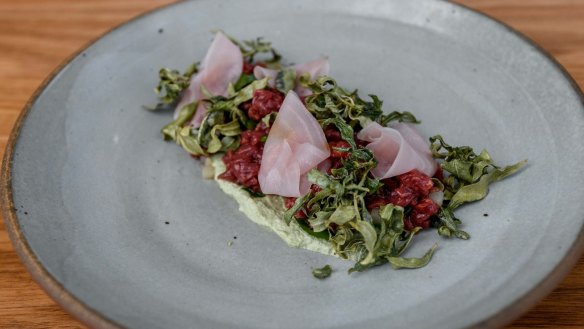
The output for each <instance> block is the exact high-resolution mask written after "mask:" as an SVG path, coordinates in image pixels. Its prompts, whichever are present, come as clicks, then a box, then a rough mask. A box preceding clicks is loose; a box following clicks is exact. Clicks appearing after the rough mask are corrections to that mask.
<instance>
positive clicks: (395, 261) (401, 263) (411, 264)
mask: <svg viewBox="0 0 584 329" xmlns="http://www.w3.org/2000/svg"><path fill="white" fill-rule="evenodd" d="M437 247H438V245H437V244H434V245H433V246H432V248H430V249H429V250H428V251H427V252H426V254H425V255H424V256H423V257H421V258H404V257H391V256H390V257H387V261H388V262H389V264H391V267H393V268H394V269H396V270H397V269H400V268H420V267H424V266H426V265H427V264H428V263H429V262H430V259H432V255H433V254H434V251H435V250H436V248H437Z"/></svg>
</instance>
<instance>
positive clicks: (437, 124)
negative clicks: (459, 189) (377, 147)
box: [2, 0, 584, 328]
mask: <svg viewBox="0 0 584 329" xmlns="http://www.w3.org/2000/svg"><path fill="white" fill-rule="evenodd" d="M160 28H162V29H164V32H163V33H159V32H158V30H159V29H160ZM215 28H221V29H223V30H225V31H227V32H228V33H231V34H233V35H234V36H236V37H238V38H252V37H255V36H264V37H266V39H268V40H271V41H273V43H274V45H275V46H276V47H277V48H278V49H279V50H280V51H281V52H282V53H283V54H284V55H285V56H286V58H287V59H288V60H289V61H291V62H301V61H305V60H310V59H314V58H316V57H317V56H319V55H328V56H330V61H331V67H332V75H333V76H334V77H336V78H337V81H339V82H340V83H341V84H342V85H345V86H348V87H350V88H356V87H359V88H360V90H361V91H362V93H374V94H377V95H379V96H380V97H381V98H382V99H384V100H385V103H384V105H385V109H386V110H392V109H401V110H409V111H411V112H413V113H415V114H416V115H417V116H418V117H419V118H421V119H422V120H423V124H422V125H421V130H422V132H423V133H424V134H425V135H426V136H429V135H432V134H436V133H441V134H442V135H443V136H444V137H445V138H446V139H447V140H448V141H450V142H451V143H453V144H464V145H471V146H473V147H475V148H478V149H480V148H487V149H488V150H490V151H491V153H492V155H493V157H494V158H495V159H496V160H497V162H498V163H500V164H508V163H512V162H516V161H518V160H522V159H524V158H529V161H530V164H529V166H528V168H527V169H526V170H524V171H523V172H521V173H520V174H519V175H516V176H513V177H512V178H510V179H508V180H506V181H505V182H503V183H499V184H497V185H495V186H493V188H492V189H491V194H490V195H489V196H488V197H487V198H486V199H485V200H484V201H482V202H480V203H477V204H474V205H471V206H468V207H464V208H463V209H460V212H459V217H460V218H462V219H463V220H464V223H465V226H464V229H465V230H466V231H468V232H469V233H470V234H471V235H472V238H471V239H470V240H469V241H462V240H447V239H443V238H440V237H438V236H437V235H436V234H435V233H434V232H427V233H424V234H422V235H420V237H419V239H418V242H417V243H416V244H415V246H414V248H413V249H412V250H411V253H410V254H411V255H419V254H420V253H422V252H423V251H424V250H425V249H426V248H428V247H429V246H430V245H431V244H432V243H434V242H435V241H438V242H439V244H440V248H439V250H438V251H437V253H436V255H435V258H434V259H433V261H432V262H431V263H430V264H429V265H428V266H427V267H425V268H423V269H419V270H412V271H410V270H400V271H394V270H392V269H391V268H390V267H388V266H386V267H381V268H377V269H375V270H372V271H368V272H366V273H364V274H357V275H352V276H349V275H347V274H346V270H347V269H348V268H349V267H350V266H351V263H349V262H346V261H342V260H338V259H334V258H331V257H326V256H323V255H318V254H315V253H311V252H308V251H304V250H297V249H291V248H288V247H287V246H286V245H285V244H284V243H283V242H282V241H281V240H279V239H278V237H277V236H276V235H274V234H272V233H270V232H268V231H265V230H263V229H261V228H260V227H258V226H256V225H254V224H253V223H252V222H251V221H249V220H247V219H246V218H245V217H244V216H242V215H241V214H240V213H239V212H238V210H237V206H236V204H235V202H234V201H232V200H231V199H229V198H228V197H226V196H225V195H224V194H223V193H222V192H221V191H220V190H219V189H218V187H217V186H216V185H215V184H214V183H213V182H210V181H204V180H202V179H201V174H200V172H201V167H200V165H199V164H198V163H197V162H196V161H194V160H193V159H191V158H190V157H188V156H187V155H185V153H184V152H183V151H182V150H181V149H180V148H179V147H177V146H175V145H173V144H170V143H165V142H163V141H162V139H161V136H160V134H159V129H160V127H161V126H162V125H163V124H165V123H166V122H167V121H169V120H170V119H171V113H150V112H148V111H145V110H143V109H142V108H141V106H142V105H143V104H153V103H155V96H154V95H153V93H152V88H153V86H154V85H155V83H156V77H157V69H158V68H159V67H161V66H170V67H179V68H183V67H186V66H187V64H189V63H190V62H191V61H193V60H194V59H200V58H202V57H203V55H204V53H205V51H206V49H207V47H208V45H209V42H210V40H211V37H212V35H211V34H210V33H209V31H210V30H212V29H215ZM582 110H583V105H582V98H581V94H580V92H579V91H578V89H577V87H575V85H574V84H573V82H572V80H571V79H570V78H569V77H568V76H567V75H566V74H565V73H564V72H563V71H562V69H561V68H560V67H559V66H558V65H557V64H556V63H555V62H554V61H553V60H552V59H551V58H549V57H548V56H546V55H545V54H543V53H542V51H541V50H539V49H538V48H537V47H536V46H534V45H533V44H531V43H529V42H527V41H526V40H524V39H523V38H522V37H521V36H519V35H517V34H516V33H515V32H513V31H511V30H509V29H508V28H506V27H504V26H502V25H501V24H499V23H496V22H494V21H492V20H490V19H488V18H486V17H484V16H482V15H480V14H477V13H475V12H472V11H470V10H468V9H465V8H462V7H459V6H457V5H453V4H450V3H447V2H442V1H430V0H428V1H423V0H422V1H405V0H404V1H398V0H395V1H381V0H379V1H375V0H369V1H354V0H343V1H332V0H331V1H319V2H314V1H294V2H292V1H273V0H258V1H254V2H250V1H246V2H242V1H235V0H222V1H210V0H203V1H194V2H184V3H179V4H177V5H173V6H170V7H167V8H164V9H162V10H158V11H156V12H153V13H151V14H149V15H146V16H144V17H141V18H139V19H136V20H134V21H132V22H130V23H128V24H126V25H124V26H122V27H120V28H118V29H116V30H114V31H112V32H111V33H109V34H108V35H106V36H105V37H103V38H101V39H100V40H99V41H97V42H95V43H94V44H93V45H91V46H90V47H89V48H87V49H86V50H84V51H83V53H82V54H81V55H79V56H77V57H76V58H74V59H73V60H72V61H70V62H69V63H68V64H67V65H66V66H64V67H63V69H62V70H61V71H60V72H58V73H57V74H56V75H54V76H53V77H52V78H51V79H50V81H49V82H48V83H47V84H46V86H44V88H42V89H41V90H40V91H39V93H38V94H37V95H36V96H35V97H33V100H32V101H31V103H30V104H29V106H27V108H26V109H25V112H24V114H23V116H22V117H21V120H20V121H19V123H18V124H17V127H16V128H15V132H14V135H13V136H12V139H11V141H10V143H9V145H8V149H7V155H6V159H5V163H4V168H3V180H2V182H3V188H2V190H3V201H4V211H5V217H6V219H7V224H8V225H7V226H8V228H9V230H10V233H11V236H12V238H13V241H14V243H15V246H16V248H17V250H18V252H19V253H20V254H21V256H22V258H23V260H24V262H25V263H26V264H27V267H28V268H29V270H30V271H31V272H32V273H33V276H34V277H35V279H36V280H37V281H39V282H40V284H41V285H42V286H43V287H44V288H45V289H46V290H47V291H48V293H49V294H50V295H51V296H52V297H53V298H55V299H56V300H57V301H58V302H59V303H61V304H62V305H63V306H64V307H65V308H66V309H67V310H69V311H70V312H72V313H73V314H74V315H75V316H77V317H78V318H80V319H81V320H82V321H84V322H86V323H88V324H90V325H92V326H98V327H113V326H123V327H131V328H235V327H237V328H354V327H362V328H389V327H391V328H462V327H468V326H477V327H481V328H483V327H484V328H490V327H496V326H500V325H502V324H504V323H506V322H507V321H510V320H511V319H513V318H514V317H516V316H517V315H518V314H520V313H521V312H523V311H525V310H526V309H527V308H528V307H529V306H531V305H533V304H534V303H535V302H536V301H537V300H538V299H539V298H541V297H542V296H543V295H545V294H546V293H548V292H549V291H551V289H552V288H553V286H554V285H555V284H556V283H557V282H558V281H559V280H560V279H561V278H562V277H563V275H564V274H565V273H567V271H568V270H569V268H570V267H571V266H572V265H573V264H574V262H575V261H576V259H577V257H578V255H579V252H580V250H581V247H582V244H583V238H582V236H583V235H582V227H583V216H582V214H583V213H584V212H583V210H584V202H582V200H583V199H584V175H583V174H582V170H581V169H580V165H581V164H582V163H583V162H584V152H583V151H584V150H583V147H582V140H584V111H582ZM484 213H488V214H489V216H488V217H484V216H483V214H484ZM165 222H168V224H165ZM235 236H236V237H237V239H236V240H234V237H235ZM229 241H233V242H234V243H233V245H232V246H228V242H229ZM326 263H329V264H331V265H332V266H333V268H334V269H335V270H336V272H335V273H334V275H333V276H332V277H331V278H329V279H327V280H325V281H318V280H316V279H314V278H313V277H312V275H311V274H310V269H311V268H312V267H317V266H322V265H324V264H326Z"/></svg>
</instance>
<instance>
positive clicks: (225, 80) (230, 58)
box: [174, 32, 243, 127]
mask: <svg viewBox="0 0 584 329" xmlns="http://www.w3.org/2000/svg"><path fill="white" fill-rule="evenodd" d="M242 70H243V55H242V53H241V50H239V47H238V46H237V45H235V44H233V42H231V40H229V38H227V37H226V36H225V35H224V34H223V33H221V32H217V34H216V35H215V38H214V39H213V42H212V43H211V46H210V47H209V50H207V54H206V55H205V58H204V59H203V61H202V62H201V69H200V71H199V73H197V74H196V75H194V76H193V77H192V78H191V84H190V86H189V88H188V89H187V90H185V91H184V94H183V96H182V98H181V100H180V102H179V103H178V105H177V106H176V109H175V111H174V117H175V118H176V117H177V116H178V113H179V112H180V110H181V109H182V107H183V106H185V105H187V104H190V103H192V102H195V101H197V100H201V99H203V98H205V97H204V95H203V93H202V91H201V86H205V88H206V89H207V90H209V92H211V94H213V95H222V96H227V86H228V85H229V83H236V82H237V80H238V79H239V77H240V75H241V71H242ZM206 113H207V108H206V106H205V105H204V104H199V106H198V107H197V112H196V114H195V116H194V117H193V119H192V120H191V125H192V126H193V127H198V126H199V125H200V124H201V121H202V120H203V118H204V117H205V114H206Z"/></svg>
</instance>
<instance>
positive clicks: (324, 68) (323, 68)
mask: <svg viewBox="0 0 584 329" xmlns="http://www.w3.org/2000/svg"><path fill="white" fill-rule="evenodd" d="M292 67H293V68H294V69H295V70H296V87H295V88H294V91H295V92H296V94H298V96H300V97H303V96H308V95H310V94H311V92H310V90H309V89H307V88H304V87H302V86H301V85H300V83H299V82H298V79H299V78H300V76H301V75H303V74H304V73H308V74H310V78H311V79H314V78H316V77H319V76H321V75H327V74H329V71H330V64H329V61H328V59H327V58H319V59H316V60H313V61H310V62H306V63H302V64H297V65H294V66H292ZM253 74H254V76H255V78H256V79H263V78H266V77H267V78H269V80H268V85H269V86H270V87H272V88H275V84H276V75H278V70H272V69H267V68H265V67H261V66H256V67H255V68H254V69H253Z"/></svg>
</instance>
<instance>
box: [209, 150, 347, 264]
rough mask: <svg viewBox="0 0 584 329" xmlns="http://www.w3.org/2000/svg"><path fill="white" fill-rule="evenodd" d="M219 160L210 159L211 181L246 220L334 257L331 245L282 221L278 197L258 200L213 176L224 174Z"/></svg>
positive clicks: (281, 202)
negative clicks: (228, 197) (231, 201)
mask: <svg viewBox="0 0 584 329" xmlns="http://www.w3.org/2000/svg"><path fill="white" fill-rule="evenodd" d="M221 159H222V157H221V156H215V157H213V159H212V160H213V167H214V168H215V181H216V182H217V184H218V185H219V187H220V188H221V190H223V192H225V193H226V194H228V195H229V196H231V197H232V198H233V199H235V201H237V203H238V204H239V210H240V211H241V212H243V213H244V214H245V215H246V216H247V217H248V218H249V219H251V220H252V221H253V222H254V223H256V224H258V225H261V226H263V227H265V228H267V229H269V230H271V231H273V232H274V233H276V234H277V235H278V236H279V237H280V238H282V240H284V241H285V242H286V243H287V244H288V245H289V246H290V247H295V248H303V249H308V250H311V251H316V252H319V253H322V254H325V255H331V256H337V257H338V255H337V254H336V253H335V248H334V246H333V244H332V243H331V242H329V241H326V240H323V239H319V238H317V237H315V236H312V235H310V234H308V233H306V231H304V230H303V229H302V227H301V226H300V225H298V223H297V222H296V221H292V222H290V225H288V224H287V223H286V221H284V213H285V212H286V209H285V208H284V199H283V198H282V197H280V196H274V195H267V196H265V197H261V198H254V197H252V196H251V195H250V194H249V193H248V192H247V191H246V190H244V189H243V188H241V186H239V185H237V184H234V183H231V182H228V181H225V180H222V179H218V178H217V177H218V176H219V175H220V174H221V173H223V172H224V171H225V165H224V164H223V161H222V160H221ZM347 256H348V258H349V259H352V260H354V261H357V260H358V259H357V258H356V256H357V255H356V254H349V255H347Z"/></svg>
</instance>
